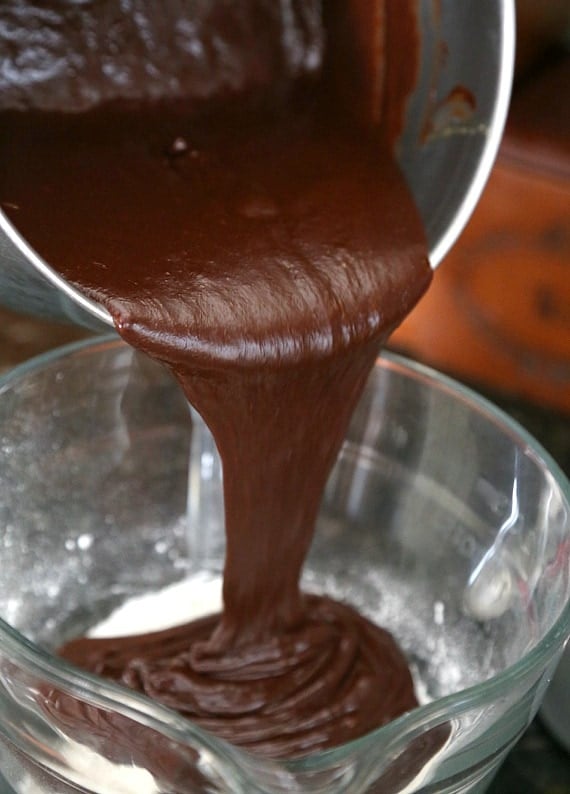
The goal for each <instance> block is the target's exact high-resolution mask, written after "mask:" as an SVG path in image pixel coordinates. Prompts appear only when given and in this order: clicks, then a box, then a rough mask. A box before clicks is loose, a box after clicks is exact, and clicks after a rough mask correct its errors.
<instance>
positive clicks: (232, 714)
mask: <svg viewBox="0 0 570 794" xmlns="http://www.w3.org/2000/svg"><path fill="white" fill-rule="evenodd" d="M206 5H207V4H206ZM231 5H232V4H224V3H218V4H217V6H218V7H219V9H218V10H219V13H218V14H217V16H216V14H213V13H212V14H211V15H210V16H209V18H208V19H207V20H206V19H204V20H201V22H202V23H203V25H202V28H201V30H202V37H203V41H202V45H203V47H202V50H203V59H202V61H201V62H200V63H201V66H202V70H201V71H200V70H197V71H196V77H195V80H194V83H193V82H192V80H191V79H189V83H188V92H187V93H188V96H186V97H182V98H180V97H179V98H170V99H168V100H159V99H152V98H151V99H148V100H147V101H145V102H132V101H131V102H127V101H125V100H122V101H121V100H116V101H113V102H106V103H103V104H100V103H97V104H95V105H94V106H93V107H92V108H88V109H82V111H81V112H77V113H72V112H63V111H57V110H51V111H49V112H48V111H46V110H41V111H32V110H21V109H19V110H13V111H10V112H4V113H3V114H2V117H1V123H0V128H1V132H0V136H1V151H2V155H1V156H2V161H3V162H2V167H3V176H2V180H1V196H0V198H1V200H2V204H3V207H4V208H5V209H6V211H7V212H8V213H9V214H10V216H11V218H12V220H13V221H14V223H16V224H17V226H18V228H19V229H20V230H21V231H22V232H23V233H24V235H25V236H26V238H27V239H28V240H29V241H30V242H31V244H32V245H33V246H34V247H35V248H36V249H37V250H38V251H39V252H40V253H41V254H42V255H43V256H44V257H45V258H46V259H47V261H49V262H50V263H52V264H53V265H54V266H55V267H57V269H58V270H59V271H60V272H61V273H63V274H64V275H65V276H66V278H68V279H69V280H70V281H71V282H73V283H74V284H76V285H78V286H79V287H80V288H81V289H82V290H83V291H84V292H85V293H87V294H89V295H90V296H91V297H93V298H95V299H96V300H97V301H99V302H100V303H102V304H103V305H105V306H106V307H107V308H108V310H109V311H110V313H111V315H112V317H113V319H114V322H115V325H116V327H117V329H118V331H119V333H120V334H121V335H122V336H123V337H124V339H126V340H127V342H129V343H130V344H131V345H134V346H135V347H137V348H139V349H141V350H143V351H145V352H146V353H148V354H149V355H150V356H152V357H153V358H155V359H157V360H158V361H160V362H162V363H164V364H165V365H166V366H168V367H169V368H170V369H171V370H172V372H173V373H174V375H175V377H176V378H177V380H178V381H179V383H180V385H181V387H182V388H183V389H184V392H185V394H186V396H187V398H188V400H189V401H190V402H191V403H192V405H193V406H194V407H195V408H196V409H197V410H198V411H199V413H200V414H201V415H202V416H203V418H204V420H205V421H206V423H207V424H208V426H209V428H210V430H211V431H212V433H213V435H214V438H215V440H216V443H217V446H218V449H219V452H220V455H221V458H222V463H223V472H224V477H223V479H224V499H225V515H226V534H227V557H226V561H225V570H224V585H223V597H224V607H223V611H222V613H221V614H219V615H214V616H211V617H208V618H205V619H201V620H199V621H196V622H194V623H191V624H189V625H187V626H183V627H178V628H176V629H170V630H168V631H166V632H161V633H158V634H152V635H145V636H139V637H129V638H123V639H113V640H88V639H81V638H80V639H78V640H76V641H73V642H71V643H69V644H68V645H66V646H65V647H64V648H62V649H61V654H62V655H63V656H64V657H65V658H67V659H68V660H71V661H72V662H74V663H75V664H77V665H79V666H81V667H84V668H86V669H87V670H90V671H92V672H95V673H98V674H100V675H102V676H106V677H108V678H110V679H112V680H114V681H116V682H119V683H121V684H123V685H125V686H127V687H131V688H133V689H135V690H137V691H139V692H143V693H145V694H147V695H149V696H150V697H151V698H154V699H156V700H157V701H159V702H160V703H162V704H165V705H166V706H168V707H170V708H172V709H175V710H177V711H178V712H180V713H181V714H183V715H185V716H187V717H188V718H190V719H191V720H193V721H195V722H196V723H198V724H199V725H201V726H203V727H204V728H206V729H208V730H211V731H212V732H213V733H215V734H217V735H219V736H221V737H223V738H225V739H228V740H229V741H230V742H233V743H235V744H237V745H240V746H242V747H246V748H248V749H250V750H252V751H253V752H258V753H263V754H265V755H268V756H273V757H281V756H298V755H303V754H307V753H310V752H313V751H315V750H318V749H321V748H326V747H330V746H334V745H337V744H340V743H344V742H346V741H348V740H350V739H353V738H356V737H358V736H361V735H362V734H364V733H366V732H368V731H370V730H372V729H374V728H376V727H378V726H380V725H382V724H384V723H385V722H387V721H388V720H390V719H392V718H394V717H396V716H398V715H400V714H401V713H403V712H405V711H407V710H409V709H411V708H413V707H414V706H415V705H416V699H415V695H414V691H413V685H412V679H411V676H410V673H409V671H408V667H407V664H406V660H405V658H404V656H403V655H402V653H401V651H400V650H399V649H398V647H397V646H396V644H395V642H394V640H393V639H392V638H391V636H390V635H389V634H388V633H387V632H385V631H384V630H383V629H381V628H379V627H377V626H375V625H373V624H372V623H371V622H370V621H368V620H366V619H365V618H363V617H361V616H360V615H359V614H358V613H357V612H356V611H355V610H354V609H353V608H352V607H350V606H349V605H346V604H341V603H338V602H336V601H334V600H332V599H331V598H328V597H326V596H322V597H320V596H315V595H307V594H304V593H303V592H302V591H301V590H300V586H299V579H300V574H301V570H302V567H303V562H304V560H305V556H306V554H307V551H308V549H309V546H310V544H311V539H312V536H313V530H314V524H315V518H316V515H317V512H318V509H319V503H320V500H321V496H322V492H323V488H324V485H325V482H326V480H327V477H328V475H329V472H330V470H331V467H332V465H333V463H334V461H335V458H336V456H337V453H338V451H339V448H340V446H341V443H342V440H343V438H344V435H345V432H346V429H347V424H348V422H349V419H350V416H351V413H352V410H353V408H354V406H355V404H356V402H357V400H358V398H359V395H360V394H361V391H362V388H363V386H364V383H365V381H366V379H367V376H368V374H369V372H370V369H371V367H372V365H373V363H374V360H375V358H376V356H377V354H378V351H379V349H380V347H381V345H382V343H383V342H384V340H385V339H386V338H387V336H388V335H389V333H390V332H391V331H392V330H393V329H394V328H395V327H396V326H397V325H398V324H399V323H400V322H401V321H402V320H403V318H404V317H405V316H406V315H407V313H408V312H409V311H410V310H411V309H412V307H413V306H414V305H415V303H416V302H417V301H418V299H419V298H420V296H421V295H422V293H423V292H424V291H425V289H426V288H427V286H428V284H429V281H430V276H431V270H430V267H429V264H428V261H427V255H426V242H425V239H424V232H423V229H422V225H421V222H420V219H419V216H418V212H417V210H416V208H415V206H414V203H413V201H412V199H411V197H410V195H409V192H408V189H407V187H406V184H405V183H404V180H403V178H402V176H401V175H400V173H399V171H398V168H397V166H396V164H395V162H394V159H393V157H392V153H391V140H390V138H391V136H392V134H393V132H394V131H395V130H396V128H397V114H396V115H395V114H394V111H393V105H392V106H389V103H388V98H389V94H390V93H392V94H394V93H395V94H397V93H398V92H397V91H396V90H395V88H394V86H396V87H397V85H400V84H401V85H402V86H403V88H402V91H403V92H405V91H407V90H408V89H409V80H410V75H413V70H414V68H415V61H414V57H415V56H414V47H413V46H408V47H406V46H403V45H402V43H401V39H402V37H404V38H405V36H406V35H408V36H409V35H411V34H410V31H411V30H412V29H413V26H411V25H409V24H407V23H409V21H410V20H409V19H408V17H407V16H406V14H407V12H406V11H405V9H406V4H405V3H392V4H388V5H387V6H386V9H387V10H386V12H385V13H386V16H384V15H378V14H377V13H376V12H375V14H374V15H372V16H370V18H369V19H367V17H366V14H365V13H364V10H365V9H366V7H367V5H366V4H365V3H354V4H352V6H351V7H352V8H353V11H354V13H353V14H352V15H351V14H347V11H346V9H347V8H348V7H349V4H343V3H336V4H335V3H328V4H326V3H325V12H324V15H321V11H320V9H321V4H320V3H319V2H317V0H313V2H307V3H305V4H304V5H303V4H292V5H291V4H288V3H277V2H275V3H273V4H267V3H263V2H248V3H244V4H243V13H242V14H241V15H240V14H238V22H239V23H240V24H237V23H236V21H235V20H234V21H233V22H232V24H231V25H230V24H229V23H228V24H225V22H228V20H224V10H223V9H224V8H226V11H227V13H228V14H229V13H230V12H229V10H227V9H228V8H229V7H230V6H231ZM373 5H374V4H371V3H369V4H368V6H369V7H370V8H372V7H373ZM379 5H382V4H379ZM270 8H273V9H274V11H273V12H271V13H273V17H272V20H273V28H272V31H273V33H272V35H273V36H274V39H275V47H274V48H272V47H270V46H266V45H267V42H266V41H262V45H263V46H260V47H259V49H258V51H256V50H255V41H256V38H255V36H253V37H252V34H251V31H252V30H255V24H256V19H257V18H258V17H257V16H256V15H259V14H261V13H262V12H263V13H266V14H268V13H269V11H268V9H270ZM286 8H288V9H289V11H287V14H289V16H287V15H286V14H285V9H286ZM294 8H297V11H295V10H293V11H291V9H294ZM335 9H336V11H335ZM333 11H335V14H336V15H335V14H333ZM235 13H236V12H235V8H234V10H233V11H232V14H234V15H235ZM291 14H292V15H293V16H292V17H291ZM390 14H392V17H390ZM394 15H396V16H394ZM309 22H310V24H309ZM349 23H350V24H349ZM404 23H406V24H404ZM246 34H247V35H246ZM349 34H350V35H349ZM388 35H389V36H391V37H392V38H391V39H390V38H388V39H386V37H387V36H388ZM240 36H241V37H242V38H243V41H242V40H241V39H240ZM351 37H352V38H351ZM398 37H399V38H398ZM385 40H387V41H388V44H386V42H385ZM381 41H383V42H384V45H385V46H384V45H383V46H382V47H381V46H380V42H381ZM394 41H399V42H400V44H398V47H396V46H395V44H394ZM247 42H250V45H251V46H253V47H254V49H253V50H248V49H247V48H246V44H247ZM223 45H225V46H223ZM388 45H390V46H389V47H388ZM386 47H388V49H389V51H390V52H391V53H392V56H391V59H390V58H388V59H387V63H388V64H389V65H390V64H392V65H391V66H390V68H389V69H388V70H387V71H386V73H385V74H384V72H383V70H384V64H385V61H386V58H385V57H384V56H385V52H386ZM398 48H400V49H399V50H398ZM397 51H399V52H400V56H399V57H400V60H401V61H402V63H401V64H400V66H399V67H398V68H396V66H394V64H397V58H396V56H395V55H394V53H395V52H397ZM246 55H247V57H246ZM404 61H405V62H404ZM394 69H395V70H396V71H395V72H394ZM398 69H399V72H398ZM390 70H392V71H390ZM210 72H211V74H210ZM214 73H215V74H218V75H220V79H219V80H218V82H216V81H214V80H213V79H209V78H210V77H212V76H213V75H214ZM398 74H399V77H398ZM208 75H209V76H208ZM394 75H395V76H394ZM398 80H399V81H400V83H398ZM206 84H207V85H215V86H217V88H216V90H215V91H214V92H213V94H214V95H213V96H208V97H204V96H203V92H202V93H201V92H200V90H199V89H200V87H201V86H204V85H206ZM390 86H391V88H390ZM382 87H384V89H385V90H383V89H382ZM382 97H383V98H382ZM390 108H392V109H390ZM387 119H388V120H387ZM387 129H388V131H387ZM58 708H60V709H61V711H62V716H65V715H64V712H65V709H66V702H65V699H61V700H60V701H59V705H58Z"/></svg>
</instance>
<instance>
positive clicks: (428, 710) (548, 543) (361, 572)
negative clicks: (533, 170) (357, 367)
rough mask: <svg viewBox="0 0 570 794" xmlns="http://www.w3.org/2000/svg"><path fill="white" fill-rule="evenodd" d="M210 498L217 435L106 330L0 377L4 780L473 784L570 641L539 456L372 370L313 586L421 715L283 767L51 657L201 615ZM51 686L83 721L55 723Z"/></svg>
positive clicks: (548, 490)
mask: <svg viewBox="0 0 570 794" xmlns="http://www.w3.org/2000/svg"><path fill="white" fill-rule="evenodd" d="M191 447H192V449H193V454H192V464H191V466H190V469H189V466H188V457H189V456H188V451H189V449H190V448H191ZM219 489H220V470H219V465H218V462H217V459H216V455H215V450H214V448H213V446H212V443H211V439H210V437H209V435H208V434H207V432H206V431H205V429H204V427H203V426H202V425H201V424H200V422H199V421H198V420H197V419H196V418H194V422H193V424H192V423H191V421H190V412H189V410H188V407H187V405H186V403H185V402H184V399H183V398H182V396H181V394H180V393H179V391H178V389H177V388H176V387H175V385H174V383H173V381H172V380H171V379H170V376H169V375H168V374H167V373H166V371H164V370H163V369H161V368H160V367H158V366H157V365H154V364H152V363H150V362H149V361H148V360H147V359H145V358H143V357H141V356H140V355H138V354H136V353H135V352H134V351H132V350H131V349H130V348H128V347H126V346H125V345H124V344H123V343H121V342H118V341H116V340H115V339H114V338H113V339H102V340H95V341H90V342H88V343H81V344H79V345H75V346H72V347H69V348H65V349H62V350H61V351H57V352H55V353H52V354H48V355H47V356H44V357H41V358H38V359H36V360H34V361H32V362H30V363H28V364H26V365H24V366H23V367H20V368H18V369H16V370H14V371H13V372H11V373H9V374H8V375H7V376H5V377H4V378H3V379H2V380H0V555H1V561H2V562H1V565H2V567H1V574H0V617H1V618H2V621H1V622H0V771H1V774H2V775H3V776H4V777H5V778H6V780H7V781H8V783H9V785H10V786H11V788H12V789H13V790H14V791H15V792H17V793H18V794H35V792H42V794H55V792H57V793H58V794H62V793H63V792H72V791H73V792H76V791H78V790H79V791H82V792H88V793H89V794H90V793H91V792H93V793H94V792H97V793H98V794H102V793H105V794H111V792H112V793H113V794H117V792H125V793H126V792H133V794H146V793H147V792H148V793H149V794H158V793H159V792H161V793H162V792H169V794H172V793H173V792H177V793H178V792H180V793H181V792H191V793H192V794H194V793H196V794H198V792H200V794H205V792H212V793H213V792H224V793H227V794H230V792H231V794H242V793H243V794H245V792H247V794H256V793H257V794H259V793H260V792H265V793H266V794H274V793H276V792H308V793H311V794H316V792H327V794H340V792H350V794H364V793H365V792H368V794H404V792H406V794H411V792H423V794H428V792H438V794H444V793H446V794H460V792H461V794H463V793H464V792H482V791H484V790H485V788H486V787H487V785H488V783H489V782H490V780H491V779H492V777H493V775H494V773H495V772H496V770H497V768H498V766H499V764H500V762H501V761H502V759H503V758H504V756H505V755H506V753H507V752H508V751H509V749H510V748H511V747H512V745H513V744H514V743H515V742H516V740H517V739H518V737H519V736H520V735H521V733H522V732H523V731H524V729H525V727H526V726H527V725H528V723H529V722H530V720H531V719H532V718H533V716H534V714H535V712H536V710H537V708H538V706H539V705H540V701H541V699H542V696H543V693H544V690H545V687H546V684H547V681H548V678H549V676H550V675H551V673H552V671H553V669H554V667H555V665H556V663H557V661H558V659H559V658H560V655H561V652H562V648H563V644H564V641H565V639H566V637H567V635H568V634H569V633H570V611H569V608H568V607H567V606H566V603H567V601H568V598H569V596H570V495H569V489H568V483H567V481H566V480H565V478H564V476H563V475H562V474H561V473H560V471H559V470H558V468H557V467H556V465H555V464H554V463H553V461H552V460H551V459H550V458H549V457H548V455H547V454H546V453H545V452H544V451H543V450H541V448H540V447H539V446H538V444H536V443H535V442H534V441H533V440H532V439H531V438H530V437H529V436H528V435H527V434H526V433H525V432H524V431H523V430H522V429H521V428H519V427H518V426H516V425H515V424H514V423H513V422H512V421H511V420H510V419H508V418H507V417H506V416H504V415H503V414H502V413H501V412H500V411H498V410H497V409H495V408H494V407H493V406H491V405H489V404H488V403H487V402H485V401H484V400H482V399H480V398H479V397H477V396H476V395H474V394H473V393H472V392H469V391H468V390H466V389H464V388H463V387H461V386H460V385H458V384H456V383H453V382H452V381H450V380H448V379H446V378H444V377H443V376H440V375H438V374H437V373H435V372H432V371H430V370H427V369H425V368H423V367H421V366H419V365H415V364H412V363H410V362H406V361H404V360H403V359H400V358H396V357H392V356H386V357H383V359H382V360H381V361H380V362H379V363H378V365H377V366H376V368H375V370H374V371H373V373H372V375H371V377H370V380H369V383H368V387H367V390H366V392H365V394H364V396H363V399H362V401H361V403H360V406H359V408H358V410H357V412H356V414H355V416H354V420H353V422H352V426H351V429H350V432H349V434H348V437H347V440H346V443H345V445H344V448H343V451H342V454H341V456H340V459H339V461H338V463H337V466H336V468H335V470H334V472H333V474H332V477H331V480H330V483H329V486H328V489H327V493H326V496H325V499H324V503H323V507H322V511H321V516H320V520H319V525H318V528H317V534H316V538H315V542H314V545H313V548H312V550H311V553H310V557H309V560H308V562H307V565H306V570H305V587H306V589H309V590H314V591H321V590H326V591H327V592H329V593H332V594H333V595H336V596H337V597H341V598H344V599H346V600H347V601H349V602H350V603H352V604H354V605H355V606H357V607H358V608H359V609H361V610H362V611H363V612H364V613H365V614H367V615H368V616H370V617H371V618H372V619H375V620H378V621H380V622H381V623H383V624H384V625H385V626H386V627H387V628H389V629H390V630H391V631H392V632H393V634H394V635H395V636H396V637H397V639H398V641H399V642H400V644H401V646H402V647H403V649H404V651H405V652H406V654H407V656H408V658H409V660H410V663H411V666H412V669H413V671H414V675H415V678H416V682H417V688H418V693H419V695H420V698H421V700H422V705H421V707H419V708H418V709H415V710H414V711H412V712H410V713H409V714H407V715H404V716H403V717H401V718H399V719H398V720H396V721H394V722H392V723H391V724H389V725H387V726H385V727H383V728H381V729H379V730H377V731H374V732H373V733H371V734H369V735H367V736H365V737H363V738H362V739H360V740H358V741H355V742H351V743H350V744H347V745H343V746H341V747H338V748H336V749H334V750H331V751H329V752H322V753H318V754H315V755H312V756H308V757H306V758H303V759H300V760H294V761H285V762H281V761H279V762H278V761H268V760H264V759H259V758H256V757H254V756H252V755H249V754H247V753H245V752H243V751H241V750H238V749H236V748H233V747H231V746H229V745H227V744H225V743H224V742H222V741H220V740H218V739H217V738H215V737H213V736H212V735H210V734H208V733H206V732H205V731H203V730H201V729H200V728H198V727H197V726H195V725H193V724H191V723H190V722H189V721H187V720H185V719H183V718H182V717H180V716H178V715H176V714H175V713H173V712H171V711H169V710H168V709H166V708H164V707H162V706H159V705H157V704H155V703H152V702H151V701H150V700H147V699H146V698H144V697H141V696H138V695H136V694H134V693H131V692H129V691H127V690H124V689H120V688H118V687H117V686H114V685H112V684H110V683H108V682H106V681H103V680H101V679H98V678H95V677H91V676H89V675H87V674H84V673H83V672H81V671H78V670H77V669H74V668H72V667H71V666H69V665H67V664H65V663H64V662H62V661H61V660H59V659H57V658H56V657H54V656H53V655H52V654H51V651H52V650H53V648H55V647H56V646H57V645H58V644H59V643H61V642H62V641H65V640H67V639H69V638H71V637H73V636H77V635H78V634H81V633H84V632H85V631H87V630H89V629H90V628H91V627H92V626H94V625H96V624H99V623H100V621H101V620H103V619H104V618H106V617H107V616H108V615H109V614H111V613H112V612H113V611H114V610H115V609H116V608H117V607H119V606H120V605H121V604H124V603H125V602H128V601H129V600H130V599H132V598H133V597H135V596H143V595H145V594H152V593H156V592H157V591H160V590H161V589H162V588H165V587H167V586H174V587H186V586H188V587H189V590H187V593H188V596H187V597H188V601H189V607H190V606H192V608H198V609H200V608H201V607H203V608H207V607H208V605H209V604H211V598H210V596H211V592H212V588H214V589H215V588H216V587H217V586H218V585H219V576H220V570H221V566H222V561H223V533H222V528H221V518H220V515H221V511H220V501H219V498H220V497H219V493H220V490H219ZM188 508H189V509H188ZM184 583H186V584H184ZM206 596H208V603H207V604H205V603H201V602H202V601H205V599H206ZM190 602H192V603H191V604H190ZM54 691H55V692H57V693H59V695H60V696H61V697H68V698H70V699H72V700H73V701H74V702H76V703H78V704H82V705H83V707H84V709H85V710H86V713H88V714H89V724H88V725H87V726H86V725H85V724H75V725H73V724H65V723H64V722H63V721H62V720H58V719H57V718H55V717H54V715H53V713H52V712H51V711H50V709H49V697H51V695H50V696H48V693H53V692H54Z"/></svg>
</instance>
